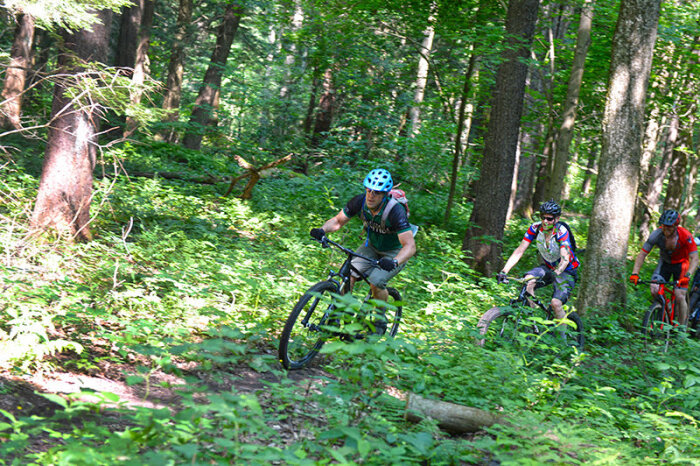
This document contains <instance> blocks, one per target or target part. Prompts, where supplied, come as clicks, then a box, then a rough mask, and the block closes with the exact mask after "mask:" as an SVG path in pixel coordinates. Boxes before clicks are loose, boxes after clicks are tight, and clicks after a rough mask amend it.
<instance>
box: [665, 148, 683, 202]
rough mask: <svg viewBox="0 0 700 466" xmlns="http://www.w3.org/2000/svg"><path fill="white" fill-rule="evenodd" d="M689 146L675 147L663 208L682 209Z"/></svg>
mask: <svg viewBox="0 0 700 466" xmlns="http://www.w3.org/2000/svg"><path fill="white" fill-rule="evenodd" d="M686 150H687V148H685V147H679V146H676V147H674V148H673V157H672V159H671V169H670V170H669V172H668V183H666V197H665V198H664V208H663V210H667V209H673V210H676V211H681V210H682V209H681V205H682V204H681V202H682V200H683V188H684V187H685V172H686V169H687V168H688V154H687V153H686Z"/></svg>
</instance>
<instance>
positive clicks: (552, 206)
mask: <svg viewBox="0 0 700 466" xmlns="http://www.w3.org/2000/svg"><path fill="white" fill-rule="evenodd" d="M545 214H546V215H553V216H555V217H559V216H560V215H561V206H560V205H559V204H557V203H556V202H554V199H550V200H549V201H547V202H543V203H542V205H541V206H540V215H545Z"/></svg>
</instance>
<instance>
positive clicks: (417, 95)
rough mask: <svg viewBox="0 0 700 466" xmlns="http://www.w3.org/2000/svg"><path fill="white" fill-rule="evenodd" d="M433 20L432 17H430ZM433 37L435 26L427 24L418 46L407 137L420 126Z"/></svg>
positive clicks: (414, 132) (412, 134)
mask: <svg viewBox="0 0 700 466" xmlns="http://www.w3.org/2000/svg"><path fill="white" fill-rule="evenodd" d="M430 21H431V22H432V21H433V18H431V19H430ZM434 38H435V28H434V27H433V25H432V24H430V25H428V27H427V28H426V29H425V32H424V35H423V41H422V43H421V47H420V54H419V58H418V76H417V77H416V83H415V90H414V91H413V105H412V106H411V108H410V110H409V120H410V122H411V129H410V131H409V134H408V135H409V137H413V136H415V135H416V134H417V133H418V130H419V128H420V108H421V105H423V99H424V97H425V87H426V85H427V83H428V68H429V66H430V63H429V61H428V60H429V59H430V52H431V50H432V48H433V39H434Z"/></svg>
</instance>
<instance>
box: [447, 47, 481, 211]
mask: <svg viewBox="0 0 700 466" xmlns="http://www.w3.org/2000/svg"><path fill="white" fill-rule="evenodd" d="M475 68H476V54H475V53H474V52H473V49H472V54H471V56H470V57H469V65H468V66H467V72H466V73H465V74H464V86H463V87H462V99H461V100H460V102H459V111H458V113H457V131H456V132H455V145H454V153H453V156H452V173H451V175H450V193H449V195H448V196H447V207H446V208H445V218H444V219H443V224H444V225H447V222H448V221H449V220H450V213H451V211H452V204H454V198H455V193H456V192H457V178H458V175H459V168H460V161H461V159H462V146H463V143H462V133H464V126H465V121H464V115H465V113H466V108H467V102H468V101H469V94H470V93H471V83H472V77H473V75H474V69H475Z"/></svg>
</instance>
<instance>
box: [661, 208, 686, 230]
mask: <svg viewBox="0 0 700 466" xmlns="http://www.w3.org/2000/svg"><path fill="white" fill-rule="evenodd" d="M679 223H681V216H680V215H678V212H676V211H675V210H671V209H668V210H664V212H663V213H662V214H661V217H659V225H666V226H670V227H672V226H675V225H678V224H679Z"/></svg>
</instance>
